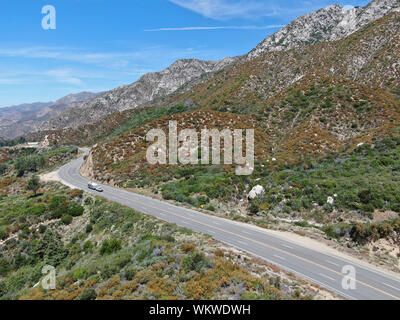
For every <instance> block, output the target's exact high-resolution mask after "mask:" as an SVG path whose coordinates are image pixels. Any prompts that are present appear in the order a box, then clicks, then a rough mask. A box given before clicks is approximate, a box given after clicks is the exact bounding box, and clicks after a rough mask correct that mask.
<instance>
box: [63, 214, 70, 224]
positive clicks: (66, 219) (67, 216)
mask: <svg viewBox="0 0 400 320" xmlns="http://www.w3.org/2000/svg"><path fill="white" fill-rule="evenodd" d="M72 219H73V218H72V216H70V215H69V214H66V215H63V216H62V217H61V222H62V223H63V224H65V225H69V224H71V223H72Z"/></svg>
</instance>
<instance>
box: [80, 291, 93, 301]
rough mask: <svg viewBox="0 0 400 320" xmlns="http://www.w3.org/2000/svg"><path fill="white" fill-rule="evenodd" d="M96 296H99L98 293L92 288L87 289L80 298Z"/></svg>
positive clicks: (89, 298) (88, 298)
mask: <svg viewBox="0 0 400 320" xmlns="http://www.w3.org/2000/svg"><path fill="white" fill-rule="evenodd" d="M96 298H97V293H96V291H95V290H94V289H92V288H89V289H85V290H84V291H83V292H82V294H81V295H80V296H79V300H96Z"/></svg>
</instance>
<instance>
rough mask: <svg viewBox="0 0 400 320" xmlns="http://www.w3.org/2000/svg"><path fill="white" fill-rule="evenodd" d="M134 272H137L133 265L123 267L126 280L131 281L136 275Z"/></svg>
mask: <svg viewBox="0 0 400 320" xmlns="http://www.w3.org/2000/svg"><path fill="white" fill-rule="evenodd" d="M136 272H137V271H136V268H134V267H128V268H126V269H125V278H126V280H128V281H132V280H133V279H134V278H135V276H136Z"/></svg>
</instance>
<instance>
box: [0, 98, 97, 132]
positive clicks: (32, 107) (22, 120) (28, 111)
mask: <svg viewBox="0 0 400 320" xmlns="http://www.w3.org/2000/svg"><path fill="white" fill-rule="evenodd" d="M96 96H97V93H91V92H81V93H77V94H70V95H67V96H65V97H63V98H61V99H59V100H57V101H55V102H36V103H30V104H28V103H25V104H21V105H17V106H11V107H5V108H0V137H2V138H5V139H13V138H15V137H18V136H21V135H24V134H26V133H28V132H32V131H36V130H37V129H38V127H39V125H40V124H41V123H42V122H43V121H45V120H47V119H49V118H51V117H54V116H56V115H57V114H59V113H61V112H62V111H63V110H65V109H67V108H69V107H71V106H73V105H76V104H79V103H82V102H85V101H87V100H90V99H93V98H94V97H96Z"/></svg>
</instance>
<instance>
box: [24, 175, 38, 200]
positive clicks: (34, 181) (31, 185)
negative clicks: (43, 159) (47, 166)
mask: <svg viewBox="0 0 400 320" xmlns="http://www.w3.org/2000/svg"><path fill="white" fill-rule="evenodd" d="M39 188H40V181H39V178H38V176H37V175H33V176H31V178H30V179H29V180H28V183H27V185H26V190H28V191H33V193H34V194H35V196H36V193H37V191H38V190H39Z"/></svg>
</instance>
